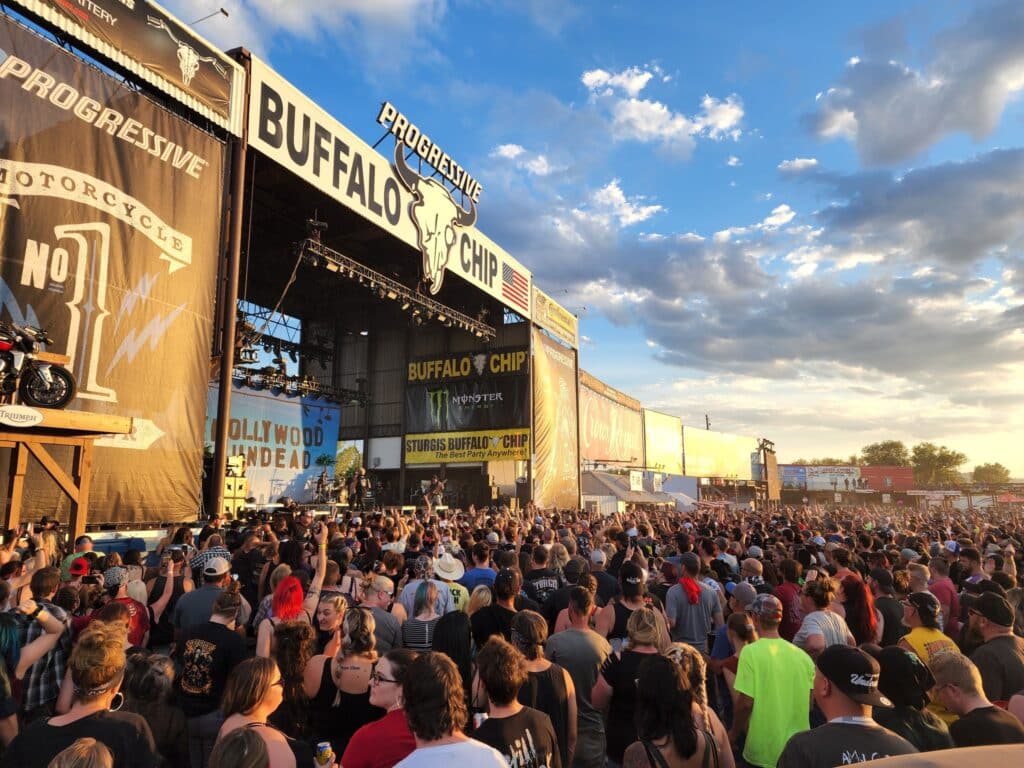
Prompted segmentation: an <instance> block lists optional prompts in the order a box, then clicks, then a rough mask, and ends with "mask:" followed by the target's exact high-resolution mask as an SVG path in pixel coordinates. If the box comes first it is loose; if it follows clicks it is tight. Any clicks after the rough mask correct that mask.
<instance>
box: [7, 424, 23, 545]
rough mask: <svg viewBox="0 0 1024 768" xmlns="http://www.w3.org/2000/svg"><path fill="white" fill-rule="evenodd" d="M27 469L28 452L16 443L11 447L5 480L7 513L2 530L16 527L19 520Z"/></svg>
mask: <svg viewBox="0 0 1024 768" xmlns="http://www.w3.org/2000/svg"><path fill="white" fill-rule="evenodd" d="M27 469H28V452H27V451H25V450H24V449H23V448H22V447H21V446H20V445H18V444H17V443H15V444H14V447H13V448H12V449H11V470H10V478H8V482H7V505H8V506H7V514H6V515H5V522H4V530H7V529H9V528H17V527H18V523H19V522H20V521H21V520H20V518H21V501H22V497H23V496H24V495H25V471H26V470H27Z"/></svg>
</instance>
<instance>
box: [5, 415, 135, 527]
mask: <svg viewBox="0 0 1024 768" xmlns="http://www.w3.org/2000/svg"><path fill="white" fill-rule="evenodd" d="M22 423H23V424H24V426H20V424H22ZM12 424H13V425H12ZM132 427H133V424H132V419H131V418H130V417H128V416H107V415H104V414H98V413H85V412H84V411H58V410H53V409H51V408H28V407H26V406H20V405H19V406H10V405H6V406H0V448H10V449H11V469H10V478H9V480H8V487H7V508H6V514H5V516H4V529H8V528H17V527H18V523H19V522H20V518H21V506H22V501H23V500H24V494H25V473H26V471H27V470H28V457H29V455H31V456H32V457H33V458H35V460H36V461H38V462H39V464H40V465H41V466H42V468H43V469H45V470H46V473H47V474H48V475H49V476H50V477H51V479H52V480H53V481H54V482H55V483H56V484H57V485H58V486H59V487H60V489H61V490H62V491H64V493H65V494H67V496H68V497H69V498H70V499H71V511H70V514H69V520H68V529H69V535H70V536H71V537H72V539H74V538H75V537H78V536H80V535H82V534H83V533H85V522H86V519H87V518H88V516H89V485H90V480H91V478H92V451H93V447H94V442H95V441H96V438H98V437H103V436H105V435H127V434H130V433H131V431H132ZM51 445H63V446H70V447H71V448H73V449H74V454H73V457H72V460H71V474H70V475H69V474H68V473H67V472H65V471H64V469H63V468H62V467H61V466H60V464H58V463H57V461H56V460H55V459H54V458H53V456H52V455H51V454H50V452H49V451H48V450H47V446H51Z"/></svg>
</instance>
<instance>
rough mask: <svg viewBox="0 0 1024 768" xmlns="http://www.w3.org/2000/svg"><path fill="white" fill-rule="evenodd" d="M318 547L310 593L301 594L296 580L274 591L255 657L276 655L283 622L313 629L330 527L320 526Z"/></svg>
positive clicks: (286, 581)
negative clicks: (276, 633) (276, 631)
mask: <svg viewBox="0 0 1024 768" xmlns="http://www.w3.org/2000/svg"><path fill="white" fill-rule="evenodd" d="M316 541H317V544H318V546H319V549H318V554H317V558H316V574H315V575H314V576H313V581H312V582H310V585H309V592H307V593H306V594H303V593H302V582H301V581H299V580H298V579H297V578H296V577H295V576H286V577H285V578H283V579H281V581H280V582H279V583H278V585H277V587H276V588H275V589H274V596H273V598H271V601H270V615H269V616H267V617H266V618H265V619H263V621H261V622H260V624H259V626H258V627H257V628H256V655H257V656H260V657H263V658H270V657H271V656H272V655H273V653H274V647H275V642H276V641H275V639H274V629H275V628H276V627H277V625H278V624H280V623H281V622H282V621H305V622H306V623H308V624H310V625H312V623H313V615H314V614H315V613H316V607H317V604H318V603H319V602H320V588H321V587H322V586H323V583H324V574H325V573H326V572H327V526H326V525H323V524H321V525H320V530H319V531H318V532H317V534H316Z"/></svg>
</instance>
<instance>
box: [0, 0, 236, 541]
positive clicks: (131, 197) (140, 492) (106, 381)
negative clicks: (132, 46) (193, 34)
mask: <svg viewBox="0 0 1024 768" xmlns="http://www.w3.org/2000/svg"><path fill="white" fill-rule="evenodd" d="M80 5H83V6H84V5H85V4H79V3H77V2H76V3H74V6H75V7H76V8H77V7H79V6H80ZM140 5H141V3H140ZM97 7H98V6H97ZM30 83H31V84H32V85H31V87H29V84H30ZM0 104H3V105H5V108H4V109H0V319H2V320H10V321H13V322H16V323H28V324H32V325H39V326H41V327H43V328H45V329H46V330H47V331H48V332H49V335H50V336H51V337H53V339H54V344H53V345H52V346H51V348H50V351H51V352H56V353H58V354H64V355H67V356H68V357H69V358H70V363H69V365H68V367H69V368H70V370H71V371H72V373H73V374H74V376H75V379H76V381H77V384H78V388H77V393H76V396H75V398H74V399H73V400H72V401H71V403H70V407H71V408H73V409H76V410H81V411H87V412H91V413H103V414H116V415H119V416H130V417H132V418H133V419H134V420H135V426H136V431H135V432H134V433H133V434H132V435H128V436H116V437H107V438H102V439H101V440H99V441H97V449H96V455H95V458H94V461H93V479H92V487H91V490H90V503H91V506H92V509H94V510H97V512H99V511H102V514H103V517H102V518H98V519H100V520H104V521H119V520H184V519H189V518H191V519H195V515H196V510H197V509H198V508H199V500H200V486H201V476H202V456H203V418H204V415H205V404H206V386H207V381H208V378H209V372H210V368H209V363H210V353H209V350H210V338H211V334H212V328H213V306H214V302H215V300H216V292H215V290H214V286H215V280H216V275H217V262H218V257H219V255H220V253H221V242H220V232H221V215H222V211H223V210H224V195H223V185H224V174H225V162H224V161H225V155H226V152H225V145H224V144H223V143H222V142H220V141H218V140H217V139H215V138H214V137H212V136H210V135H209V134H208V133H206V132H204V131H202V130H200V129H198V128H196V127H194V126H192V125H189V124H188V123H186V122H185V121H184V120H182V119H181V118H179V117H177V116H176V115H174V114H172V113H171V112H169V111H167V110H165V109H163V108H161V107H160V106H158V105H156V104H155V103H154V102H152V101H150V100H148V99H147V98H145V97H144V96H142V95H141V94H140V93H139V92H138V91H137V90H136V89H134V88H132V87H129V86H128V85H125V84H124V83H121V82H119V81H117V80H115V79H114V78H112V77H109V76H108V75H105V74H103V73H102V72H100V71H99V70H97V69H96V68H94V67H91V66H89V65H87V64H86V63H84V62H83V61H81V60H80V59H78V58H76V57H75V56H73V55H72V54H70V53H68V52H67V51H65V50H63V49H61V48H60V47H59V46H57V45H54V44H53V43H52V42H50V41H49V40H46V39H44V38H42V37H40V36H39V35H37V34H36V33H34V32H31V31H29V30H28V29H26V28H25V27H23V26H21V25H20V24H18V23H16V22H15V21H13V20H12V19H11V18H10V17H8V16H5V15H0ZM65 454H66V450H64V449H61V451H59V452H58V460H59V461H64V460H65ZM3 466H6V465H3ZM37 477H38V479H36V478H37ZM28 484H29V489H28V491H27V492H26V494H25V498H26V509H25V510H24V511H25V514H26V516H27V517H28V518H29V519H31V516H33V515H39V514H48V513H52V511H53V510H55V509H59V508H60V505H61V504H62V503H63V501H62V500H61V498H60V497H59V496H58V494H59V491H57V490H56V489H55V488H54V487H53V484H52V483H49V482H46V481H45V480H44V479H43V478H42V477H39V476H38V475H37V473H36V472H35V470H34V469H32V470H30V473H29V479H28Z"/></svg>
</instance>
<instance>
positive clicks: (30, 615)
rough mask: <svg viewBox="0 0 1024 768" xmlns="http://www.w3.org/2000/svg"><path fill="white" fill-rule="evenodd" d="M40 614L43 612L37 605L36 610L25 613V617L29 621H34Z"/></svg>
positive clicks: (41, 607)
mask: <svg viewBox="0 0 1024 768" xmlns="http://www.w3.org/2000/svg"><path fill="white" fill-rule="evenodd" d="M42 612H43V606H41V605H37V606H36V609H35V610H34V611H32V613H26V614H25V616H26V617H28V618H29V619H34V618H35V617H36V616H38V615H39V614H40V613H42Z"/></svg>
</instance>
